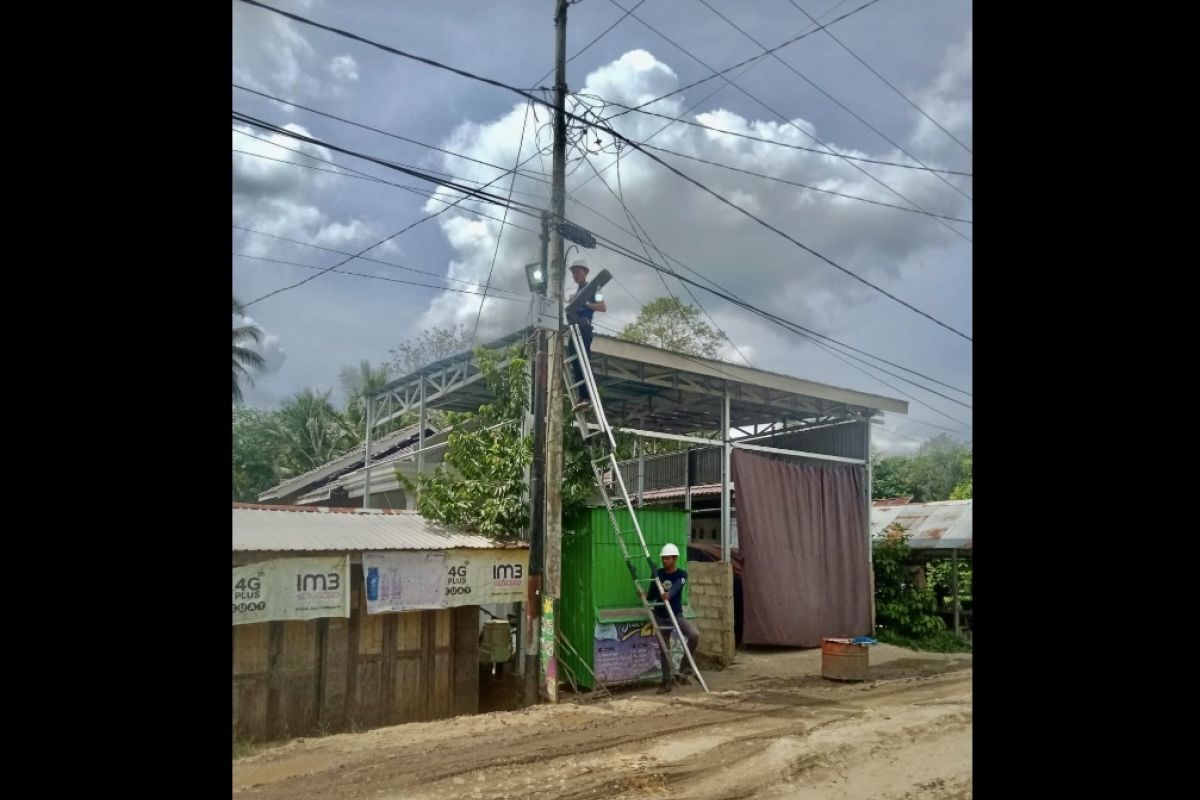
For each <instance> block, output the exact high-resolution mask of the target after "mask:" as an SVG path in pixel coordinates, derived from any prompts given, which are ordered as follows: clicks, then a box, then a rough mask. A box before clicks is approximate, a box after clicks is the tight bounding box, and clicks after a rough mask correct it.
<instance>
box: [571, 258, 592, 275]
mask: <svg viewBox="0 0 1200 800" xmlns="http://www.w3.org/2000/svg"><path fill="white" fill-rule="evenodd" d="M576 267H579V268H581V269H582V270H583V271H584V272H591V270H590V269H588V265H587V262H586V261H584V260H583V259H582V258H577V259H575V260H574V261H573V262H571V267H570V268H571V269H575V268H576Z"/></svg>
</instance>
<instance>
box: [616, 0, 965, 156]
mask: <svg viewBox="0 0 1200 800" xmlns="http://www.w3.org/2000/svg"><path fill="white" fill-rule="evenodd" d="M788 2H789V3H791V4H792V5H794V6H795V7H796V9H797V10H798V11H799V12H800V13H801V14H803V15H804V16H806V17H808V18H809V19H811V20H812V21H813V22H816V20H815V19H813V17H812V14H809V13H808V12H807V11H805V10H804V9H803V8H802V7H801V6H800V4H799V3H797V2H796V0H788ZM639 5H640V4H639ZM825 33H826V34H827V35H828V36H829V38H830V39H833V41H835V42H837V43H838V45H839V46H840V47H841V48H842V49H843V50H845V51H846V52H847V53H849V54H850V55H851V56H853V57H854V60H855V61H857V62H858V63H860V64H862V65H863V66H864V67H866V68H867V69H868V70H870V71H871V74H872V75H874V76H875V77H876V78H879V80H881V81H883V82H884V83H885V84H886V85H887V87H888V88H889V89H891V90H892V91H893V92H895V93H896V94H898V95H900V97H901V98H902V99H903V100H904V102H906V103H908V104H909V105H910V106H912V107H913V108H915V109H916V110H917V113H918V114H920V115H921V116H922V117H924V118H925V119H927V120H929V121H930V122H931V123H933V125H934V126H935V127H936V128H937V129H938V130H939V131H941V132H942V133H944V134H946V135H947V136H949V137H950V138H951V139H953V140H954V141H955V142H957V143H958V145H959V146H960V147H961V148H962V149H963V150H966V151H967V152H968V153H971V154H972V155H974V151H973V150H971V148H969V147H967V145H966V144H964V143H963V141H962V140H961V139H959V138H958V137H957V136H955V135H954V134H953V133H951V132H950V131H948V130H946V129H945V128H944V127H942V125H941V123H939V122H938V121H937V120H936V119H934V118H933V117H931V116H929V115H928V114H926V113H925V110H924V109H922V108H921V107H920V106H919V105H917V104H916V103H914V102H913V101H912V100H910V99H909V97H908V95H906V94H905V93H904V92H902V91H900V90H899V89H897V88H896V87H895V86H894V85H892V82H891V81H889V80H888V79H887V78H885V77H883V76H882V75H880V74H879V72H878V70H876V69H875V68H874V67H872V66H871V65H870V64H868V63H867V62H866V61H864V60H863V59H862V58H861V57H860V56H859V55H858V53H856V52H854V51H853V50H851V49H850V47H849V46H848V45H847V44H846V43H845V42H843V41H842V40H841V39H839V38H837V37H836V36H834V35H833V31H830V30H826V31H825Z"/></svg>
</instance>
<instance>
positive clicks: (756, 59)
mask: <svg viewBox="0 0 1200 800" xmlns="http://www.w3.org/2000/svg"><path fill="white" fill-rule="evenodd" d="M845 2H846V0H839V2H838V3H837V5H835V6H833V7H832V8H830V9H829V10H828V11H826V12H825V13H824V14H822V15H821V16H822V17H826V16H829V15H830V14H832V13H833V12H834V11H835V10H836V9H837V8H838V7H839V6H841V5H842V4H843V3H845ZM878 2H879V0H870V2H867V3H863V4H862V5H861V6H859V7H858V8H856V9H854V10H853V11H848V12H846V13H845V14H842V15H841V16H840V17H838V18H837V19H834V20H830V21H829V22H827V23H825V24H824V25H819V26H818V27H816V28H808V29H806V30H805V31H803V32H801V33H800V34H799V35H797V36H793V37H792V38H790V39H788V40H786V41H784V42H783V43H781V44H778V45H776V46H775V47H772V48H771V49H770V50H767V51H766V52H764V53H759V54H758V55H756V56H751V57H750V58H746V59H743V60H741V61H739V62H738V63H736V64H732V65H730V66H728V67H726V68H725V69H723V70H721V71H720V72H714V73H713V74H712V75H709V76H708V77H707V78H701V79H700V80H698V81H692V82H691V83H689V84H687V85H686V86H680V87H679V88H678V89H675V90H673V91H670V92H667V93H666V94H663V95H659V96H658V97H655V98H653V99H651V100H647V101H646V102H644V103H642V104H641V105H638V106H633V107H626V110H625V111H622V112H621V113H620V114H614V115H613V116H611V117H609V118H608V119H609V121H612V120H614V119H616V118H617V117H620V116H624V115H625V114H628V113H629V112H630V111H640V110H642V109H643V108H645V107H646V106H651V105H654V104H655V103H657V102H658V101H660V100H666V99H667V98H668V97H673V96H675V95H677V94H679V93H680V92H686V91H687V90H688V89H691V88H694V87H696V86H699V85H701V84H703V83H708V82H709V81H711V80H712V79H713V78H719V77H721V76H722V75H726V74H728V73H730V72H733V71H734V70H735V69H737V68H738V67H743V66H746V65H747V64H757V63H758V62H759V61H762V60H763V59H764V58H766V57H767V56H769V55H770V54H771V53H774V52H775V51H777V50H780V49H782V48H784V47H787V46H788V45H791V44H794V43H796V42H798V41H800V40H801V39H805V38H807V37H809V36H812V35H813V34H814V33H816V32H817V31H819V30H824V29H825V28H828V27H829V26H830V25H833V24H834V23H836V22H841V21H842V20H844V19H846V18H847V17H851V16H854V15H855V14H857V13H858V12H859V11H862V10H863V9H865V8H868V7H870V6H873V5H875V4H876V3H878ZM639 5H640V4H639ZM635 10H637V6H634V7H633V8H631V9H630V10H629V11H626V12H625V14H626V16H628V15H629V14H632V13H633V12H634V11H635ZM622 19H623V18H622ZM748 71H749V70H747V72H748Z"/></svg>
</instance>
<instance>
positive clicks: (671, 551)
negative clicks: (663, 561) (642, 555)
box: [658, 542, 679, 558]
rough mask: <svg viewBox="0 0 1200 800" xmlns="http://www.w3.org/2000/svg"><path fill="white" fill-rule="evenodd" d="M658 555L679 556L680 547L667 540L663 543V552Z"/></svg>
mask: <svg viewBox="0 0 1200 800" xmlns="http://www.w3.org/2000/svg"><path fill="white" fill-rule="evenodd" d="M658 555H659V557H660V558H666V557H667V556H678V555H679V548H678V547H676V546H675V545H673V544H672V543H670V542H667V543H666V544H664V545H663V549H662V552H661V553H659V554H658Z"/></svg>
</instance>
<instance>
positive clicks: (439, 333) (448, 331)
mask: <svg viewBox="0 0 1200 800" xmlns="http://www.w3.org/2000/svg"><path fill="white" fill-rule="evenodd" d="M470 349H471V334H470V332H469V331H468V330H467V326H466V325H459V326H457V327H454V328H429V329H428V330H425V331H422V332H421V335H420V336H417V337H416V338H414V339H410V340H408V341H407V342H404V343H403V344H401V345H400V346H399V347H395V348H393V349H391V350H389V351H388V352H389V353H390V354H391V356H392V363H391V369H392V374H393V375H395V376H396V377H403V376H405V375H409V374H411V373H413V372H416V371H417V370H419V369H420V368H421V367H424V366H427V365H429V364H432V363H433V362H435V361H441V360H442V359H443V358H449V357H450V356H454V355H458V354H459V353H465V352H466V351H468V350H470Z"/></svg>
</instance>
